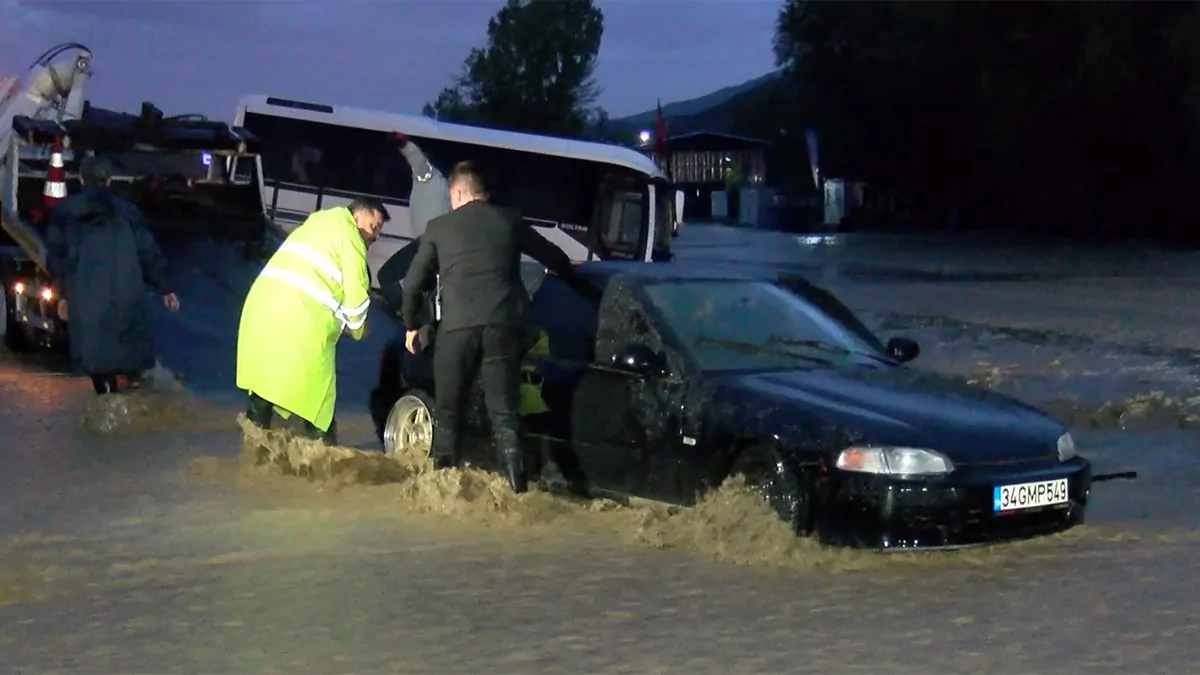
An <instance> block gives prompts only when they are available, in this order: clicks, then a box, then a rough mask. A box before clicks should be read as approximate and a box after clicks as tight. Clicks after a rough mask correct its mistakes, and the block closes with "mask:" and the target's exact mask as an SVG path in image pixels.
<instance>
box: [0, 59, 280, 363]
mask: <svg viewBox="0 0 1200 675" xmlns="http://www.w3.org/2000/svg"><path fill="white" fill-rule="evenodd" d="M63 54H66V55H67V56H66V57H65V58H63V59H61V60H59V61H57V62H54V61H53V59H55V58H56V57H59V56H61V55H63ZM91 59H92V54H91V51H90V50H88V49H87V48H86V47H84V46H83V45H80V44H77V43H68V44H63V45H59V46H57V47H55V48H53V49H51V50H50V51H48V52H46V53H45V54H43V55H42V57H41V58H39V59H38V61H37V62H35V63H34V65H33V67H32V68H31V70H30V74H29V75H28V76H27V77H26V78H25V82H27V84H26V85H25V86H24V88H23V89H22V88H21V86H20V84H17V85H16V86H15V91H14V90H13V87H12V84H11V82H10V89H9V92H8V93H7V94H5V93H4V92H3V91H0V284H2V285H3V294H0V310H2V311H3V313H4V324H3V338H4V344H5V346H6V347H7V348H8V349H9V350H11V351H16V352H21V351H31V350H36V349H51V350H54V351H59V352H65V351H66V350H67V346H68V335H69V332H68V325H67V322H66V321H65V320H63V319H61V318H60V317H59V315H58V311H57V306H58V302H59V301H61V300H65V299H66V298H63V297H61V294H60V293H59V292H58V289H57V288H56V287H55V284H54V280H53V278H52V276H51V271H50V270H49V269H48V268H47V261H46V247H45V244H44V242H43V234H44V228H45V225H46V222H47V219H48V217H49V212H50V211H51V210H52V209H53V206H54V204H55V203H56V202H57V200H58V199H61V198H63V197H66V196H68V195H70V194H73V193H74V192H76V191H78V190H79V189H80V188H81V183H80V180H79V173H78V168H79V163H80V161H81V160H82V159H83V158H84V157H87V156H91V155H97V156H103V157H105V158H106V159H108V160H109V162H110V163H111V164H112V165H113V166H114V167H115V169H116V172H115V175H114V176H113V179H112V185H111V189H112V190H113V192H114V193H116V194H117V195H119V196H121V197H123V198H125V199H127V200H129V201H130V202H132V203H134V204H136V205H137V206H138V207H139V208H141V209H142V212H143V213H144V214H145V216H146V219H147V221H148V222H149V224H150V228H151V230H152V231H153V232H154V234H155V236H156V238H157V239H158V241H159V243H160V245H163V247H164V248H167V247H169V246H170V245H172V244H183V243H186V242H187V241H190V240H194V239H196V238H198V237H203V236H208V237H212V238H214V239H218V240H226V241H238V242H242V243H244V244H245V245H246V248H245V250H246V252H247V255H248V256H249V257H258V255H259V254H260V253H261V251H262V248H263V247H264V246H265V245H267V244H268V243H269V242H270V241H272V239H273V237H272V235H273V234H274V235H281V233H280V232H278V231H277V228H276V227H275V226H274V224H273V223H272V221H271V220H270V219H269V218H268V216H267V212H266V208H265V205H264V204H263V202H262V179H261V176H262V170H261V161H260V159H259V156H258V147H259V141H258V139H257V137H255V136H254V135H253V134H252V133H250V132H249V131H247V130H246V129H244V128H242V127H237V126H230V125H228V124H226V123H224V122H219V121H209V120H207V119H205V118H204V117H202V116H200V115H176V116H171V117H167V116H164V115H163V113H162V111H161V110H159V109H158V108H157V107H156V106H154V105H153V104H152V103H143V104H142V109H141V111H140V113H139V114H137V115H134V114H127V113H122V112H116V111H112V110H106V109H102V108H96V107H93V106H92V105H91V103H90V102H89V101H86V100H84V98H83V91H84V88H85V86H86V84H87V81H88V79H89V77H90V73H91ZM6 99H7V100H6ZM278 238H279V237H274V239H278Z"/></svg>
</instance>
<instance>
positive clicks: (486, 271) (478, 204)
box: [401, 162, 575, 493]
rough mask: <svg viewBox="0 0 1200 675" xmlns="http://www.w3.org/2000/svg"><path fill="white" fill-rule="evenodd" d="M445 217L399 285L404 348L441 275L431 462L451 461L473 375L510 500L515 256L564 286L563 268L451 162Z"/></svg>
mask: <svg viewBox="0 0 1200 675" xmlns="http://www.w3.org/2000/svg"><path fill="white" fill-rule="evenodd" d="M448 182H449V190H450V207H451V209H452V210H451V212H450V213H447V214H445V215H443V216H439V217H437V218H434V219H432V220H430V221H429V225H428V227H427V228H426V230H425V233H424V234H423V235H422V236H421V243H420V245H419V246H418V249H417V254H416V257H415V258H413V262H412V265H411V266H410V267H409V269H408V274H407V275H405V278H404V283H403V307H402V311H401V314H402V318H403V321H404V325H405V327H406V328H408V329H409V330H408V332H407V335H406V336H405V348H406V349H408V351H409V352H410V353H414V354H415V353H416V348H417V337H418V336H417V331H415V330H412V329H411V328H412V327H413V326H418V325H419V322H418V314H419V312H420V308H421V304H420V303H421V294H422V292H423V291H424V290H425V289H426V287H427V286H428V284H429V282H430V281H431V279H432V278H433V275H434V273H435V272H437V273H438V274H440V275H441V293H442V294H441V321H440V323H439V324H438V329H437V330H438V332H437V339H436V341H435V346H434V353H433V380H434V387H435V389H436V391H435V392H434V394H435V397H436V399H437V408H438V410H437V415H436V418H435V421H434V425H435V431H434V435H433V450H432V454H433V459H434V463H435V465H436V466H438V467H439V468H444V467H448V466H453V465H454V464H455V463H456V462H457V461H458V455H459V453H458V450H459V435H460V433H461V428H462V418H463V415H464V413H465V408H466V404H467V399H468V396H469V394H470V387H471V384H472V382H473V380H474V379H475V374H476V373H479V374H480V376H481V379H482V383H483V393H484V402H485V403H486V405H487V410H488V416H489V418H490V419H491V423H492V435H493V440H494V442H495V444H496V450H497V452H498V453H499V454H502V455H503V457H504V463H505V468H506V470H507V473H508V481H509V485H510V486H511V487H512V489H513V491H514V492H518V493H520V492H525V491H526V490H527V489H528V478H527V476H526V475H525V463H524V454H523V451H522V449H521V442H520V429H519V418H518V416H517V406H518V400H519V395H518V391H519V389H518V388H519V385H520V367H521V358H522V356H523V354H524V352H525V350H526V347H527V345H526V344H525V342H526V341H527V337H528V336H529V335H530V332H529V326H530V325H531V323H532V307H531V306H530V301H529V294H528V293H527V292H526V291H525V286H524V284H523V283H522V282H521V269H520V264H521V254H522V253H524V254H526V255H529V256H530V257H532V258H534V259H535V260H537V261H538V262H540V263H541V264H543V265H545V266H546V268H547V269H548V270H549V271H550V272H552V273H554V274H557V275H559V276H562V277H566V278H573V277H574V274H575V272H574V268H573V267H572V266H571V260H570V258H568V257H567V255H566V254H565V253H563V251H562V250H561V249H559V248H558V247H557V246H555V245H554V244H551V243H550V242H549V241H547V240H546V239H545V238H543V237H542V236H541V235H540V234H538V233H537V232H536V231H534V230H533V228H532V227H530V226H529V225H526V224H525V223H524V222H523V221H522V219H521V217H520V215H519V214H517V213H515V212H513V211H510V210H508V209H504V208H500V207H498V206H495V205H492V204H489V203H488V202H487V192H486V190H485V186H484V182H483V178H482V175H481V174H480V172H479V171H478V170H477V169H476V168H475V166H474V165H473V164H472V163H470V162H460V163H459V164H457V165H456V166H455V167H454V169H453V170H452V171H451V173H450V176H449V181H448Z"/></svg>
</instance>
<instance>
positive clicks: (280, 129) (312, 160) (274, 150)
mask: <svg viewBox="0 0 1200 675" xmlns="http://www.w3.org/2000/svg"><path fill="white" fill-rule="evenodd" d="M243 124H244V126H245V127H246V128H247V129H249V130H250V131H251V132H252V133H253V134H254V135H255V136H258V138H259V139H260V140H261V141H262V149H261V153H262V155H261V156H262V161H263V178H264V179H266V180H268V181H282V182H285V183H297V184H300V185H307V186H312V187H317V186H319V185H320V183H321V182H322V181H323V180H324V178H325V171H324V168H325V166H324V165H325V162H327V161H328V152H327V150H328V149H327V147H326V146H327V144H328V143H327V139H328V135H327V134H326V133H324V132H325V127H327V126H328V125H325V124H319V123H317V122H307V121H305V120H296V119H290V118H287V117H275V116H273V115H261V114H258V113H252V112H248V113H246V117H245V120H244V122H243Z"/></svg>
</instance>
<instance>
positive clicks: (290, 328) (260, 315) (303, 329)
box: [237, 206, 371, 431]
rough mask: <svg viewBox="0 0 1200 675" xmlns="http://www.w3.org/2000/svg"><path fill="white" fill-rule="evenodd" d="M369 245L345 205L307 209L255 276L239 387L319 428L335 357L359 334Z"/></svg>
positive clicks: (246, 308)
mask: <svg viewBox="0 0 1200 675" xmlns="http://www.w3.org/2000/svg"><path fill="white" fill-rule="evenodd" d="M369 287H370V278H369V276H368V273H367V247H366V242H365V241H364V240H363V237H362V235H361V234H360V233H359V231H358V226H357V225H355V223H354V218H353V216H351V215H350V211H349V210H347V209H346V208H345V207H341V206H339V207H334V208H330V209H325V210H322V211H317V212H315V213H313V214H311V215H310V216H309V217H308V219H307V220H305V221H304V223H303V224H302V225H300V226H299V227H297V228H296V229H295V230H293V231H292V232H291V234H289V235H288V238H287V240H286V241H285V242H284V243H283V245H282V246H280V247H279V250H278V251H276V252H275V254H274V255H272V256H271V259H270V260H269V261H267V264H266V266H265V267H264V268H263V270H262V272H261V273H260V274H259V276H258V278H257V279H255V281H254V284H253V285H252V286H251V287H250V292H249V294H247V296H246V302H245V304H244V305H243V306H242V317H241V323H240V324H239V326H238V349H237V386H238V388H239V389H244V390H247V391H252V392H254V393H256V394H258V395H259V396H261V397H263V398H265V399H266V400H268V401H270V402H272V403H274V404H275V405H276V406H277V407H278V408H282V409H284V410H286V411H288V412H291V413H294V414H296V415H298V416H300V417H301V418H303V419H305V420H307V421H309V422H311V423H312V424H313V425H314V426H316V427H317V428H318V429H320V430H322V431H324V430H326V429H328V428H329V423H330V422H331V421H332V420H333V411H334V403H335V400H336V397H337V381H336V376H335V355H336V346H337V341H338V338H339V337H340V336H341V334H342V333H343V332H348V333H349V334H350V336H351V337H353V338H354V339H356V340H359V339H362V336H363V333H364V328H365V326H366V320H367V310H368V309H369V308H370V304H371V303H370V298H369V297H368V296H367V289H368V288H369Z"/></svg>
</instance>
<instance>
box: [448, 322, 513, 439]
mask: <svg viewBox="0 0 1200 675" xmlns="http://www.w3.org/2000/svg"><path fill="white" fill-rule="evenodd" d="M523 337H524V333H523V331H522V330H521V329H520V327H519V326H517V325H507V326H476V327H471V328H459V329H456V330H449V331H442V330H439V331H438V335H437V341H436V343H435V344H434V349H433V382H434V389H435V391H434V394H435V398H436V399H437V408H438V410H437V416H436V418H435V428H434V433H433V454H434V455H437V456H439V457H445V458H453V459H457V458H458V457H459V450H460V445H459V444H460V442H461V436H462V428H463V421H464V419H465V417H466V412H467V411H466V408H467V403H468V401H469V397H470V394H471V385H472V384H473V383H474V381H475V376H476V375H479V378H480V380H481V381H482V384H483V401H484V404H485V405H486V406H487V412H488V418H489V419H490V420H491V423H492V437H493V440H494V441H495V444H496V448H495V449H496V450H497V451H498V452H519V451H520V450H521V446H520V418H519V417H518V416H517V415H518V406H519V405H520V396H521V395H520V390H519V387H520V377H521V354H522V351H523V350H522V342H523Z"/></svg>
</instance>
